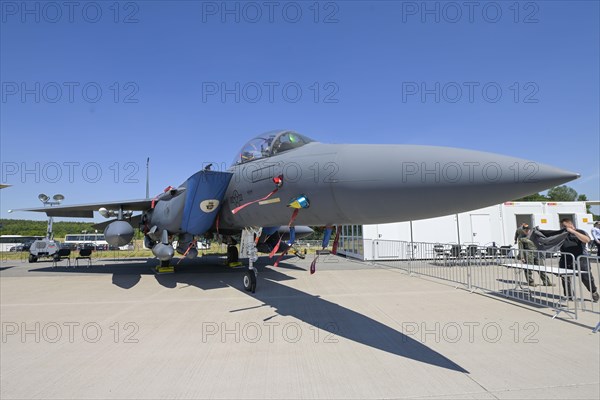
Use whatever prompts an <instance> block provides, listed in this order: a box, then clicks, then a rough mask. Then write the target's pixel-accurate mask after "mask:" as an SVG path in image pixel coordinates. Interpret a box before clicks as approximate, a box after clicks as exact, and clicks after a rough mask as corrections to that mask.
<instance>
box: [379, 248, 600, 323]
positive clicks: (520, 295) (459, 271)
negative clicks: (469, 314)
mask: <svg viewBox="0 0 600 400" xmlns="http://www.w3.org/2000/svg"><path fill="white" fill-rule="evenodd" d="M370 246H371V247H372V248H371V251H372V254H373V258H374V259H375V260H374V261H373V262H374V263H376V264H379V265H385V266H387V267H393V268H399V269H402V270H404V271H406V272H408V273H410V274H416V275H419V276H426V277H431V278H435V279H439V280H443V281H447V282H451V283H454V284H456V285H457V287H460V286H462V287H464V288H465V289H467V290H470V291H471V292H473V291H476V290H480V291H482V292H484V293H486V294H489V295H494V296H503V297H508V298H512V299H516V300H518V301H521V302H525V303H528V304H531V305H534V306H536V307H540V308H550V309H552V310H554V312H555V314H554V316H553V318H554V317H556V316H557V315H558V314H560V313H566V314H568V315H569V316H571V317H572V318H577V313H578V310H579V309H582V310H585V311H592V312H598V311H597V310H598V303H594V302H593V298H592V294H591V292H589V291H588V290H587V289H586V287H585V285H586V282H587V279H588V276H592V271H591V270H592V268H587V269H586V267H585V265H586V264H585V261H584V262H583V263H582V260H583V259H584V258H585V259H586V261H587V262H588V264H589V265H590V266H591V265H593V263H592V262H596V264H595V265H596V268H598V274H600V267H598V265H599V264H598V262H597V261H598V257H589V256H582V257H579V258H578V260H577V261H578V262H575V261H576V260H575V259H574V257H573V255H572V254H568V253H560V252H557V253H548V252H543V251H537V250H517V249H507V248H498V247H492V246H488V247H482V246H477V245H463V246H461V245H458V244H441V243H422V242H403V241H388V240H373V241H372V242H371V243H370ZM582 266H583V267H582ZM597 276H598V275H597Z"/></svg>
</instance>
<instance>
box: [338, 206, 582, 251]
mask: <svg viewBox="0 0 600 400" xmlns="http://www.w3.org/2000/svg"><path fill="white" fill-rule="evenodd" d="M562 218H571V219H572V220H573V223H574V224H575V226H576V227H577V228H578V229H583V230H584V231H586V232H588V234H590V232H591V229H592V226H593V218H592V215H591V214H587V213H586V203H585V202H583V201H580V202H548V203H544V202H506V203H502V204H498V205H495V206H490V207H485V208H481V209H478V210H472V211H467V212H463V213H459V214H453V215H446V216H443V217H437V218H429V219H423V220H417V221H406V222H398V223H390V224H379V225H364V226H360V225H348V226H344V227H342V234H341V240H340V245H339V249H338V251H339V253H340V254H343V255H346V256H349V257H354V258H358V259H362V260H377V259H389V258H391V257H393V256H395V257H398V254H404V252H405V251H407V250H406V249H404V248H403V247H402V246H401V245H400V242H426V243H445V244H461V245H469V244H475V245H478V246H493V245H496V246H509V245H513V244H514V235H515V231H516V230H517V227H518V226H519V225H521V223H527V224H529V225H530V226H538V227H539V228H540V229H551V230H552V229H560V220H561V219H562ZM375 242H376V245H374V243H375Z"/></svg>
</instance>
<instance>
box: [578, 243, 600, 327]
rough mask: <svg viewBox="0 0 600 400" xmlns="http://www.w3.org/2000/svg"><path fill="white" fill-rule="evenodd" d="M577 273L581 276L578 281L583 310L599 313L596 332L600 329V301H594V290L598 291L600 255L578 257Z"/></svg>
mask: <svg viewBox="0 0 600 400" xmlns="http://www.w3.org/2000/svg"><path fill="white" fill-rule="evenodd" d="M577 274H578V275H580V276H581V279H580V280H579V281H578V290H579V293H581V296H580V297H579V299H578V300H579V301H580V306H581V307H580V308H581V310H582V311H583V312H591V313H594V314H597V315H598V324H597V325H596V327H595V328H594V333H596V332H599V331H600V303H599V302H598V301H594V294H593V292H594V290H593V289H595V291H596V293H598V284H599V282H598V279H600V257H598V256H589V255H581V256H579V257H577ZM596 296H598V295H596Z"/></svg>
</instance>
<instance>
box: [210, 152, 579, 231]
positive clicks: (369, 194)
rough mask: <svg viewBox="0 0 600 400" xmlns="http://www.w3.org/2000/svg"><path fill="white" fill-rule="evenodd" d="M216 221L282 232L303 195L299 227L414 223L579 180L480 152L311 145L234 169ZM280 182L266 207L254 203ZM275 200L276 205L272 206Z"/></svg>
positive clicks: (227, 225) (530, 163)
mask: <svg viewBox="0 0 600 400" xmlns="http://www.w3.org/2000/svg"><path fill="white" fill-rule="evenodd" d="M230 172H232V173H233V177H232V179H231V182H230V184H229V186H228V188H227V191H226V194H225V198H224V200H223V202H224V203H223V207H222V209H221V215H220V226H221V227H222V228H224V229H243V228H244V227H248V226H276V225H285V224H287V223H288V221H289V220H290V217H291V213H292V210H291V209H290V208H289V207H287V205H288V203H289V202H290V201H291V200H293V199H294V198H295V197H297V196H299V195H305V196H306V197H307V198H308V200H309V201H310V207H309V208H306V209H301V210H300V211H299V214H298V216H297V218H296V220H295V223H296V224H298V225H320V226H322V225H343V224H379V223H388V222H400V221H407V220H418V219H424V218H432V217H437V216H442V215H449V214H454V213H458V212H463V211H468V210H473V209H477V208H481V207H485V206H489V205H493V204H498V203H500V202H503V201H507V200H513V199H516V198H519V197H522V196H525V195H528V194H531V193H535V192H539V191H541V190H544V189H547V188H549V187H553V186H557V185H560V184H562V183H565V182H568V181H570V180H573V179H575V178H577V177H578V175H577V174H575V173H571V172H567V171H563V170H560V169H557V168H554V167H551V166H548V165H543V164H538V163H535V162H533V161H528V160H524V159H519V158H514V157H508V156H503V155H497V154H492V153H486V152H479V151H472V150H465V149H458V148H448V147H435V146H414V145H373V144H363V145H361V144H324V143H318V142H311V143H307V144H305V145H303V146H302V147H299V148H295V149H292V150H289V151H286V152H283V153H281V154H277V155H274V156H271V157H266V158H261V159H259V160H255V161H249V162H245V163H241V164H237V165H234V166H233V167H232V168H231V169H230ZM278 175H283V181H284V183H283V186H282V187H281V188H280V189H279V190H278V191H277V192H276V193H275V194H274V195H273V196H272V197H271V198H270V200H269V201H266V202H264V203H265V204H263V205H260V204H259V203H255V204H252V205H249V206H248V207H246V208H244V209H242V210H240V211H239V212H238V213H236V214H233V213H232V210H233V209H234V208H235V207H238V206H240V205H242V204H245V203H247V202H249V201H253V200H256V199H260V198H262V197H264V196H266V195H267V194H268V193H269V192H271V191H272V190H273V189H274V188H275V185H274V183H273V180H272V178H273V177H275V176H278ZM277 199H279V201H278V202H277Z"/></svg>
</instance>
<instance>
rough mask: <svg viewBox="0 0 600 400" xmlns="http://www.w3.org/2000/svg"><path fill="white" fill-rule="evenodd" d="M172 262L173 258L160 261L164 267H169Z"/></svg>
mask: <svg viewBox="0 0 600 400" xmlns="http://www.w3.org/2000/svg"><path fill="white" fill-rule="evenodd" d="M170 263H171V260H167V261H161V262H160V266H161V267H163V268H167V267H168V266H169V264H170Z"/></svg>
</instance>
